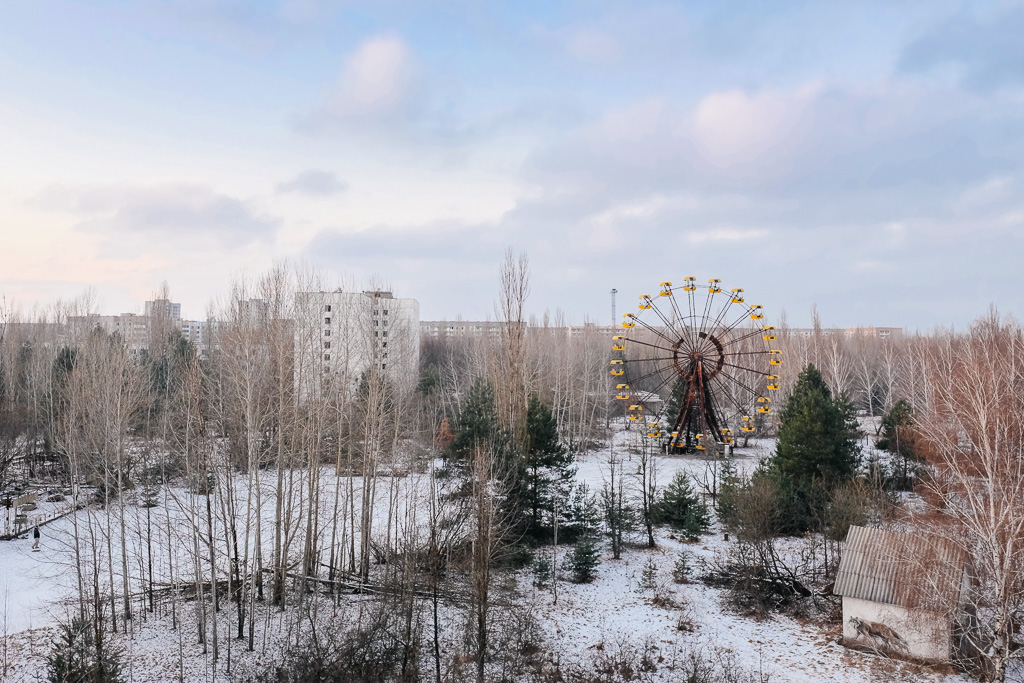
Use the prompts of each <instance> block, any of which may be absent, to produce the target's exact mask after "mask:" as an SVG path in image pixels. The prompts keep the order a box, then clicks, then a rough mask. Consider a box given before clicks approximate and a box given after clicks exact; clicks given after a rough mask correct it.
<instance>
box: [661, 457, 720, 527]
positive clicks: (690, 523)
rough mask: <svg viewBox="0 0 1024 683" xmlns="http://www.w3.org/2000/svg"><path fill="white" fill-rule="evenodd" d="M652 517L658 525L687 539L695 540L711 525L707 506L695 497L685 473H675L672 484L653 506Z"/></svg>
mask: <svg viewBox="0 0 1024 683" xmlns="http://www.w3.org/2000/svg"><path fill="white" fill-rule="evenodd" d="M654 517H655V520H657V521H658V522H659V523H661V524H668V525H669V526H670V527H672V528H673V529H675V530H677V531H680V532H682V534H683V535H684V536H686V538H688V539H695V538H697V537H698V536H700V535H701V534H702V533H704V532H706V531H707V530H708V526H709V525H710V523H711V515H710V513H709V512H708V508H707V505H705V504H704V501H702V500H700V498H698V497H697V494H696V493H695V492H694V490H693V485H692V484H691V483H690V478H689V476H687V475H686V473H685V472H676V475H675V476H674V477H673V478H672V482H671V483H670V484H669V485H668V486H666V487H665V490H664V491H662V494H661V499H660V500H658V502H657V503H655V504H654Z"/></svg>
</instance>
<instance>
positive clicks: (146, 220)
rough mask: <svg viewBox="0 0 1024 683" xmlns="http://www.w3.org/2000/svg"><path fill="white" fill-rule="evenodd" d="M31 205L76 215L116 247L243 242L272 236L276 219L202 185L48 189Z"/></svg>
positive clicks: (83, 227)
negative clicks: (190, 242) (189, 242)
mask: <svg viewBox="0 0 1024 683" xmlns="http://www.w3.org/2000/svg"><path fill="white" fill-rule="evenodd" d="M36 205H37V206H40V207H41V208H47V209H51V210H59V211H66V212H70V213H72V214H75V215H77V216H78V217H79V218H80V219H81V222H80V223H79V224H78V226H77V227H78V229H79V230H81V231H83V232H86V233H90V234H94V235H99V236H101V237H103V238H104V241H105V244H106V245H107V246H108V247H110V248H113V249H115V250H118V251H123V250H128V249H132V248H138V247H140V246H148V247H153V246H155V244H160V245H166V244H181V245H184V244H186V241H192V242H193V243H195V242H203V241H214V242H217V243H219V244H220V245H222V246H244V245H248V244H251V243H254V242H259V241H266V240H269V239H271V238H272V237H273V234H274V231H275V229H276V228H277V226H278V225H279V224H280V220H279V219H277V218H273V217H269V216H266V215H264V214H263V213H262V212H260V211H259V210H258V209H257V208H256V207H254V206H253V205H252V203H250V202H247V201H243V200H240V199H237V198H234V197H230V196H228V195H225V194H220V193H218V192H215V191H213V190H212V189H210V188H209V187H206V186H203V185H188V184H176V185H161V186H156V187H94V188H70V189H69V188H51V189H50V190H48V191H46V192H44V193H43V194H42V195H41V196H40V197H38V198H37V200H36Z"/></svg>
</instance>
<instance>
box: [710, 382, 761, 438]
mask: <svg viewBox="0 0 1024 683" xmlns="http://www.w3.org/2000/svg"><path fill="white" fill-rule="evenodd" d="M719 377H721V375H719ZM726 378H727V379H731V380H733V381H736V380H735V378H733V377H730V376H728V375H726ZM715 379H716V380H717V379H718V378H717V377H716V378H715ZM719 384H721V385H722V391H723V392H724V393H725V395H726V396H727V397H728V398H729V400H730V402H731V403H732V405H733V407H734V408H735V409H736V413H737V415H739V416H741V417H742V416H743V415H747V414H749V412H750V411H749V410H747V409H744V407H743V406H742V405H740V402H739V401H738V400H737V398H736V396H735V394H733V393H732V392H731V391H729V390H728V387H727V386H725V384H724V382H719ZM741 386H743V388H744V389H747V390H748V391H750V389H749V387H747V386H745V385H741ZM750 395H751V396H757V395H758V394H757V392H755V391H750ZM727 426H728V425H727Z"/></svg>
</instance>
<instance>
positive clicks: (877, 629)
mask: <svg viewBox="0 0 1024 683" xmlns="http://www.w3.org/2000/svg"><path fill="white" fill-rule="evenodd" d="M850 625H851V626H853V628H854V629H856V631H857V636H858V639H860V637H861V636H863V637H864V638H865V639H867V640H868V641H870V642H871V646H872V647H873V648H875V649H887V650H898V651H900V652H903V653H908V652H909V651H910V648H909V647H908V646H907V641H905V640H904V639H903V636H901V635H900V634H899V633H896V631H893V630H892V629H891V628H889V627H888V626H886V625H885V624H879V623H877V622H874V621H864V620H863V619H858V618H857V617H850Z"/></svg>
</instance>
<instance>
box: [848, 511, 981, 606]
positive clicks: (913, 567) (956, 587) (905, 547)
mask: <svg viewBox="0 0 1024 683" xmlns="http://www.w3.org/2000/svg"><path fill="white" fill-rule="evenodd" d="M967 559H968V558H967V554H966V553H965V552H964V551H963V549H961V548H959V547H957V546H956V545H954V544H953V543H951V542H949V541H947V540H945V539H942V538H938V537H935V536H930V535H927V534H909V533H902V532H895V531H884V530H882V529H869V528H867V527H862V526H851V527H850V531H849V532H848V533H847V535H846V548H845V549H844V551H843V559H842V560H841V561H840V562H839V571H838V573H837V574H836V584H835V588H833V592H834V593H835V594H836V595H842V596H844V597H849V598H860V599H862V600H870V601H872V602H881V603H886V604H889V605H898V606H900V607H906V608H908V609H927V610H934V611H944V610H946V609H949V608H951V607H953V606H954V605H956V604H957V603H958V602H959V600H960V595H961V590H962V588H963V579H964V571H965V570H966V568H967Z"/></svg>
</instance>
